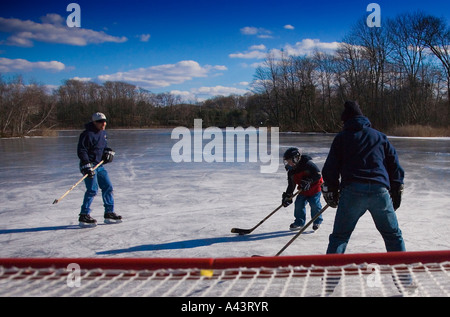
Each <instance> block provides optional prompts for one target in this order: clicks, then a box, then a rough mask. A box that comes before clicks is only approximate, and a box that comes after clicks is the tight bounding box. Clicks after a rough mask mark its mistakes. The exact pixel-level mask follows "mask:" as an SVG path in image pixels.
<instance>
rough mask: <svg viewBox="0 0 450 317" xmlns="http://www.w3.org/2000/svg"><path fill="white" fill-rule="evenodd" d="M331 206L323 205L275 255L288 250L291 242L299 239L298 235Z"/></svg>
mask: <svg viewBox="0 0 450 317" xmlns="http://www.w3.org/2000/svg"><path fill="white" fill-rule="evenodd" d="M328 207H329V206H328V205H325V207H323V208H322V209H321V210H320V211H319V212H318V213H317V215H315V216H314V217H313V218H312V219H311V220H310V221H309V222H308V223H307V224H306V225H305V226H304V227H303V228H302V229H300V231H299V232H297V234H296V235H295V236H294V237H292V239H291V240H289V242H288V243H286V245H285V246H284V247H283V248H281V250H280V251H278V253H277V254H276V255H275V256H279V255H280V254H281V253H283V251H284V250H286V249H287V247H288V246H290V245H291V243H292V242H294V240H295V239H297V238H298V236H299V235H301V234H302V233H303V232H304V231H305V230H306V229H307V228H308V227H309V226H310V225H311V224H312V223H313V222H314V221H315V220H316V219H317V218H319V217H320V215H321V214H322V213H323V212H324V211H325V210H327V208H328Z"/></svg>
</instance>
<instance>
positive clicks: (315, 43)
mask: <svg viewBox="0 0 450 317" xmlns="http://www.w3.org/2000/svg"><path fill="white" fill-rule="evenodd" d="M338 46H339V43H338V42H321V41H320V40H317V39H303V40H301V41H300V42H297V43H295V44H294V45H292V44H286V45H285V46H284V47H283V49H282V50H281V49H271V50H267V49H266V46H265V45H253V46H251V47H250V48H249V49H248V50H247V51H244V52H240V53H233V54H229V55H228V57H230V58H242V59H265V58H266V57H267V53H271V54H272V55H273V56H274V57H275V58H279V57H280V56H281V54H282V51H283V52H284V54H287V55H292V56H301V55H311V54H313V53H314V52H315V51H316V50H317V51H324V52H332V51H335V50H336V49H337V48H338ZM243 66H246V67H248V66H249V65H248V64H244V65H243ZM257 66H258V65H257V64H252V65H251V67H257Z"/></svg>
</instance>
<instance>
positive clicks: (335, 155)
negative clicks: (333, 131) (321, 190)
mask: <svg viewBox="0 0 450 317" xmlns="http://www.w3.org/2000/svg"><path fill="white" fill-rule="evenodd" d="M339 136H340V135H339V134H338V135H337V136H336V137H335V138H334V140H333V143H332V144H331V148H330V152H329V153H328V157H327V159H326V161H325V164H324V165H323V168H322V177H323V181H324V183H326V184H327V185H328V187H332V188H339V178H340V171H341V166H342V165H341V161H342V159H341V153H340V152H341V149H340V147H341V145H340V143H341V142H340V137H339Z"/></svg>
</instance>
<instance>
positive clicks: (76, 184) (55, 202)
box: [53, 161, 104, 204]
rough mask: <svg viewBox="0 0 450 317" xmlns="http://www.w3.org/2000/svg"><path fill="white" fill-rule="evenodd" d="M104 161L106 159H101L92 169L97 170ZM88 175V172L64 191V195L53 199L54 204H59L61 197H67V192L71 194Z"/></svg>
mask: <svg viewBox="0 0 450 317" xmlns="http://www.w3.org/2000/svg"><path fill="white" fill-rule="evenodd" d="M103 162H104V161H100V163H98V164H97V165H95V167H94V168H93V169H92V170H93V171H95V170H96V169H97V168H98V167H99V166H100V165H102V164H103ZM87 176H88V174H85V175H84V176H83V177H82V178H81V179H80V180H79V181H78V182H76V183H75V184H74V185H73V186H72V187H71V188H70V189H69V190H68V191H66V192H65V193H64V195H62V196H61V197H59V198H58V199H55V200H54V201H53V204H57V203H58V202H59V201H60V200H61V199H63V198H64V197H66V196H67V194H69V193H70V192H71V191H72V189H74V188H75V187H77V186H78V184H80V183H81V182H82V181H83V180H84V179H85V178H86V177H87Z"/></svg>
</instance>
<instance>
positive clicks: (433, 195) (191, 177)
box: [0, 129, 450, 258]
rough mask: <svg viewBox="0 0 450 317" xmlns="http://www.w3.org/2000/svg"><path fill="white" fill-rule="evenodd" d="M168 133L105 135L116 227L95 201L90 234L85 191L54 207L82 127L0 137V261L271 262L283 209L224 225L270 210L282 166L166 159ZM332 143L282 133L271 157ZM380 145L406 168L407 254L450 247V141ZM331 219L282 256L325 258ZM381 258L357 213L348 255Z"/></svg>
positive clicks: (375, 238)
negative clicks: (83, 213)
mask: <svg viewBox="0 0 450 317" xmlns="http://www.w3.org/2000/svg"><path fill="white" fill-rule="evenodd" d="M171 131H172V130H170V129H167V130H164V129H161V130H109V131H108V133H109V145H110V146H111V147H112V148H113V149H114V150H115V151H116V157H115V158H114V162H113V163H111V164H109V165H107V166H106V168H107V170H108V172H109V173H110V177H111V180H112V182H113V185H114V191H115V200H116V211H117V212H118V213H119V214H121V215H122V216H123V218H124V221H123V222H122V223H121V224H115V225H105V224H103V223H102V221H103V207H102V202H101V196H100V194H99V195H98V196H97V197H96V199H95V200H94V204H93V209H94V211H93V213H92V216H93V217H94V218H96V219H97V220H98V221H99V223H100V224H99V226H97V227H96V228H92V229H80V228H79V227H78V213H79V208H80V205H81V201H82V198H83V193H84V184H80V186H78V187H77V188H76V189H74V190H73V191H72V192H71V193H70V194H69V195H68V196H67V197H65V198H64V199H63V200H62V201H60V202H59V203H58V204H55V205H52V202H53V201H54V199H55V198H59V197H60V196H61V195H62V194H63V193H64V192H65V191H66V190H68V189H69V188H70V187H71V186H72V185H73V184H74V183H75V182H76V181H77V180H79V179H80V177H81V174H80V173H79V170H78V158H77V156H76V146H77V141H78V135H79V133H80V132H81V131H64V132H61V133H60V135H59V137H46V138H24V139H22V138H18V139H0V201H1V206H0V217H1V218H0V219H1V220H0V257H188V258H192V257H243V256H251V255H252V254H261V255H275V254H276V253H277V252H278V251H279V250H280V249H281V248H282V247H283V246H284V245H285V244H286V243H287V242H288V241H289V240H290V239H291V237H292V236H293V235H294V234H295V233H293V232H291V231H289V230H288V227H289V224H290V223H291V222H292V221H293V206H290V207H288V208H282V209H281V210H280V211H278V212H277V213H276V214H275V215H273V216H272V217H271V218H270V219H269V220H267V221H266V222H265V223H264V224H263V225H261V226H260V227H259V228H257V229H256V230H255V231H254V232H253V233H252V234H250V235H247V236H238V235H236V234H232V233H230V230H231V228H233V227H240V228H251V227H253V226H254V225H256V224H257V223H258V222H259V221H260V220H261V219H263V218H264V217H265V216H266V215H268V214H269V213H270V212H271V211H272V210H273V209H275V208H276V207H278V206H279V204H280V200H281V193H282V192H283V191H284V190H285V188H286V185H287V182H286V173H285V171H284V168H283V167H282V166H281V161H280V168H279V169H278V172H277V173H273V174H262V173H261V172H260V165H261V163H260V162H256V163H250V162H245V163H236V162H235V163H230V162H224V163H217V162H213V163H206V162H202V163H194V162H191V163H183V162H182V163H174V162H173V161H172V159H171V156H170V153H171V148H172V146H173V145H174V144H175V143H176V142H177V140H172V139H171ZM333 137H334V136H333V135H322V134H297V133H286V134H281V135H280V150H279V153H280V155H282V153H283V152H284V150H285V149H286V148H287V147H289V146H298V147H300V148H301V149H302V150H303V152H304V153H307V154H309V155H310V156H312V157H313V159H314V161H315V163H316V164H317V165H318V166H319V168H322V166H323V163H324V161H325V159H326V156H327V153H328V150H329V146H330V144H331V142H332V140H333ZM390 139H391V141H392V143H393V144H394V145H395V147H396V148H397V151H398V154H399V157H400V162H401V164H402V166H403V167H404V169H405V171H406V178H405V193H404V198H403V203H402V206H401V207H400V209H399V210H398V211H397V216H398V219H399V223H400V227H401V229H402V231H403V234H404V239H405V244H406V248H407V250H409V251H425V250H444V249H449V248H450V238H449V229H448V228H449V227H448V226H449V224H450V214H449V212H448V208H449V202H450V200H449V192H450V185H449V184H450V183H449V177H450V138H437V139H433V138H431V139H423V138H422V139H421V138H390ZM207 142H208V141H207V140H206V141H204V144H203V145H205V143H207ZM322 201H323V200H322ZM323 204H325V203H324V202H323ZM308 213H309V207H308ZM334 214H335V209H332V208H329V209H328V210H327V211H325V213H324V214H323V217H324V223H323V224H322V226H321V228H320V229H319V230H318V231H317V232H315V233H312V230H307V231H306V232H305V234H302V235H301V236H300V237H299V238H298V239H297V240H296V241H295V242H294V243H293V244H292V245H291V246H290V247H289V248H288V249H286V251H284V253H283V255H310V254H324V253H325V251H326V248H327V244H328V235H329V234H330V233H331V230H332V225H333V220H334ZM307 220H309V215H308V219H307ZM384 251H385V247H384V243H383V240H382V238H381V236H380V234H379V233H378V231H377V230H376V229H375V226H374V224H373V221H372V219H371V217H370V214H369V213H366V214H365V215H364V216H363V217H362V218H361V220H360V221H359V223H358V225H357V227H356V230H355V232H354V233H353V235H352V238H351V240H350V243H349V245H348V248H347V253H361V252H363V253H364V252H384Z"/></svg>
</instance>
